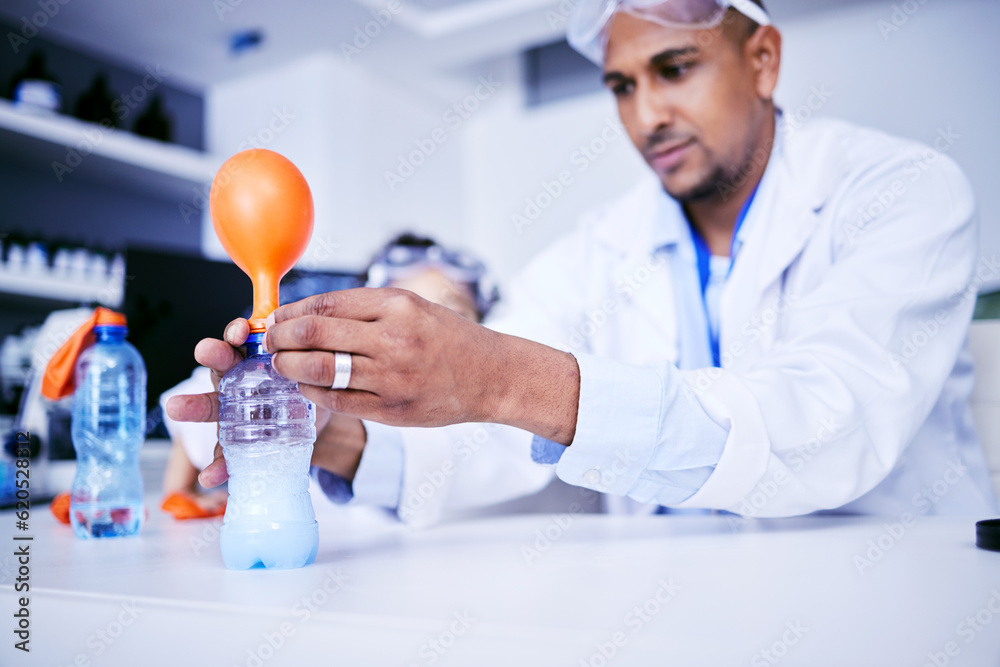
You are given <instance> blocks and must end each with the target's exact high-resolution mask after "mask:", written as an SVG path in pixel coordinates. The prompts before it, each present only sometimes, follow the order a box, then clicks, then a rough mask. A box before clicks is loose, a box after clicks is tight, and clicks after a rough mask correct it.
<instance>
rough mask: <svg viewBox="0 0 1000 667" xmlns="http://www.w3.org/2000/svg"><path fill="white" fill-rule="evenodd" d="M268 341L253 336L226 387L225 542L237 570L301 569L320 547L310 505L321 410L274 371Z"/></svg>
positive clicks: (222, 397) (226, 556) (226, 557)
mask: <svg viewBox="0 0 1000 667" xmlns="http://www.w3.org/2000/svg"><path fill="white" fill-rule="evenodd" d="M263 338H264V334H263V333H252V334H250V337H249V338H248V339H247V342H246V351H247V354H246V358H245V359H244V360H243V361H241V362H240V363H239V364H237V365H236V366H235V367H234V368H233V369H232V370H230V371H229V373H227V374H226V376H225V377H224V378H223V379H222V382H221V383H220V384H219V442H220V443H221V444H222V451H223V454H224V456H225V459H226V468H227V470H228V471H229V502H228V503H227V505H226V515H225V519H224V521H223V526H222V532H221V538H220V540H221V546H222V560H223V562H224V563H225V565H226V567H227V568H229V569H232V570H245V569H248V568H251V567H254V566H255V565H258V564H263V566H264V567H266V568H272V569H287V568H295V567H302V566H303V565H308V564H309V563H311V562H313V560H314V559H315V558H316V550H317V548H318V546H319V527H318V525H317V524H316V515H315V514H314V513H313V508H312V501H311V499H310V497H309V461H310V459H311V458H312V451H313V443H314V442H315V440H316V408H315V406H314V405H313V404H312V403H311V402H310V401H309V400H308V399H306V398H305V397H304V396H303V395H302V393H301V392H299V387H298V384H296V383H295V382H293V381H291V380H288V379H286V378H284V377H282V376H281V375H279V374H278V372H277V371H275V370H274V367H273V366H272V365H271V355H269V354H267V353H265V352H264V349H263Z"/></svg>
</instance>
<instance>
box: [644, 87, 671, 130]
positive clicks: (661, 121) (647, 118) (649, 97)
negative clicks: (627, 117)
mask: <svg viewBox="0 0 1000 667" xmlns="http://www.w3.org/2000/svg"><path fill="white" fill-rule="evenodd" d="M635 97H636V100H635V121H636V125H637V128H636V129H638V130H639V132H640V134H641V135H642V136H644V137H649V136H652V135H653V134H655V133H656V132H658V131H660V130H661V129H662V128H664V127H669V126H670V125H672V124H673V112H672V111H671V108H670V104H669V102H668V100H666V99H664V98H663V96H662V95H658V94H657V92H656V91H655V90H653V89H652V87H651V86H648V85H645V86H638V87H637V89H636V95H635Z"/></svg>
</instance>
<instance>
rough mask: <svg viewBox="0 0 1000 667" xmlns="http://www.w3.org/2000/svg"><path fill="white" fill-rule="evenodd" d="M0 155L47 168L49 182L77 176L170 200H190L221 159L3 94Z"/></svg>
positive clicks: (14, 160)
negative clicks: (31, 107)
mask: <svg viewBox="0 0 1000 667" xmlns="http://www.w3.org/2000/svg"><path fill="white" fill-rule="evenodd" d="M73 151H75V152H76V154H74V153H73ZM0 159H3V160H6V161H9V162H12V163H14V164H19V165H22V166H27V167H30V168H34V169H36V170H40V171H43V172H47V177H48V178H51V180H52V183H54V184H59V183H61V182H65V181H66V180H68V179H76V178H79V179H81V180H85V181H89V182H96V183H102V184H105V185H111V186H113V187H116V188H118V189H120V190H124V191H126V192H130V193H133V194H137V195H141V196H145V197H152V198H155V199H160V200H164V201H171V202H183V201H188V200H190V199H191V197H192V194H193V191H194V190H196V189H200V188H203V187H204V186H205V185H206V184H208V183H211V181H212V178H213V177H214V175H215V172H216V170H217V168H218V166H219V164H220V161H219V160H217V159H215V158H214V157H212V156H210V155H209V154H207V153H203V152H201V151H197V150H194V149H191V148H188V147H185V146H177V145H173V144H166V143H163V142H160V141H155V140H153V139H147V138H145V137H140V136H136V135H134V134H131V133H129V132H126V131H124V130H116V129H113V128H112V129H106V128H103V127H101V126H100V125H97V124H95V123H88V122H84V121H81V120H78V119H76V118H72V117H69V116H64V115H60V114H50V113H42V112H37V111H28V110H25V109H22V108H19V107H17V106H16V105H14V104H13V103H11V102H10V101H8V100H3V99H0ZM54 163H58V164H59V165H63V166H65V167H67V168H68V169H70V170H71V171H69V172H67V171H65V170H64V169H63V168H62V167H61V166H59V167H54V166H53V164H54ZM57 172H58V173H57ZM60 178H61V179H62V180H60Z"/></svg>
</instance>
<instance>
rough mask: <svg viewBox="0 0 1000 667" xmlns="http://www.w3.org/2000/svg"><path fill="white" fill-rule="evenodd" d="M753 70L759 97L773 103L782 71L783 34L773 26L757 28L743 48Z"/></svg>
mask: <svg viewBox="0 0 1000 667" xmlns="http://www.w3.org/2000/svg"><path fill="white" fill-rule="evenodd" d="M743 48H744V53H745V55H746V58H747V60H748V61H749V62H750V65H751V67H752V68H753V72H754V77H755V87H756V89H757V95H758V96H759V97H760V98H761V99H762V100H767V101H771V98H772V97H773V95H774V89H775V88H777V86H778V73H779V71H780V69H781V33H780V32H778V29H777V28H775V27H774V26H772V25H762V26H760V27H758V28H757V30H756V31H754V33H753V34H752V35H750V38H749V39H747V41H746V44H744V46H743Z"/></svg>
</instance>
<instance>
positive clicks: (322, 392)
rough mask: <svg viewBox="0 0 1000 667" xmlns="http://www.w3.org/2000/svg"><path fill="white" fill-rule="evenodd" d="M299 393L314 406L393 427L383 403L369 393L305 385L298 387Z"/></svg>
mask: <svg viewBox="0 0 1000 667" xmlns="http://www.w3.org/2000/svg"><path fill="white" fill-rule="evenodd" d="M299 391H301V392H302V395H303V396H305V397H306V398H308V399H309V400H310V401H312V402H313V403H315V404H316V405H321V406H323V407H324V408H326V409H328V410H330V411H332V412H335V413H337V414H341V415H347V416H348V417H356V418H358V419H368V420H371V421H377V422H381V423H383V424H388V425H390V426H392V425H393V420H392V416H391V415H389V414H388V413H387V412H386V410H385V402H384V401H383V400H382V399H381V398H380V397H379V396H377V395H375V394H373V393H371V392H368V391H357V390H354V389H323V388H321V387H314V386H312V385H307V384H303V385H299Z"/></svg>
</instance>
